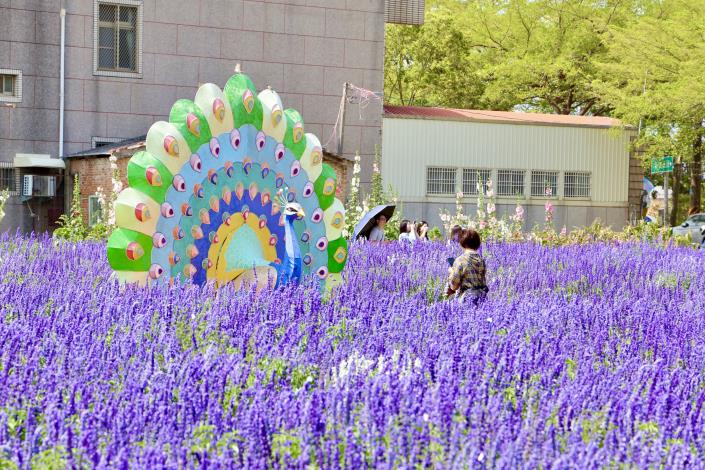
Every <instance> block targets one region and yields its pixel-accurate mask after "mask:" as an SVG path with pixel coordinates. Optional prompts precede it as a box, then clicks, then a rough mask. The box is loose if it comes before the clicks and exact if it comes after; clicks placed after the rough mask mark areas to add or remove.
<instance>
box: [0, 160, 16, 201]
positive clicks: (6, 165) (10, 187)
mask: <svg viewBox="0 0 705 470" xmlns="http://www.w3.org/2000/svg"><path fill="white" fill-rule="evenodd" d="M19 176H20V173H19V172H18V171H17V168H15V166H14V165H13V164H12V163H10V162H0V191H4V190H7V192H8V194H9V195H10V196H19V195H20V190H19V187H20V186H21V185H20V184H19ZM6 183H7V185H6Z"/></svg>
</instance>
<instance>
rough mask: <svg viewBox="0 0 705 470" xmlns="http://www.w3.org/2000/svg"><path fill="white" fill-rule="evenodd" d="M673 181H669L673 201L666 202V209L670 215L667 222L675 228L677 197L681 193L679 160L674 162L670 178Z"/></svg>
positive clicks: (676, 221)
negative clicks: (667, 206)
mask: <svg viewBox="0 0 705 470" xmlns="http://www.w3.org/2000/svg"><path fill="white" fill-rule="evenodd" d="M671 179H672V180H673V181H671V188H672V189H673V199H670V198H669V200H668V205H669V206H670V207H669V208H668V210H669V212H670V214H669V216H670V217H669V218H670V220H669V221H668V222H669V224H670V225H671V227H675V226H676V224H677V223H678V206H679V204H678V195H679V194H680V193H681V162H680V158H679V159H678V161H677V162H676V164H675V165H673V178H671Z"/></svg>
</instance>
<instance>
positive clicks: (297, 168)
mask: <svg viewBox="0 0 705 470" xmlns="http://www.w3.org/2000/svg"><path fill="white" fill-rule="evenodd" d="M300 172H301V162H299V161H298V160H296V161H294V163H292V164H291V177H292V178H296V177H297V176H299V173H300Z"/></svg>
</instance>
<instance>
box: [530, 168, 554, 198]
mask: <svg viewBox="0 0 705 470" xmlns="http://www.w3.org/2000/svg"><path fill="white" fill-rule="evenodd" d="M556 196H558V172H557V171H532V172H531V197H556Z"/></svg>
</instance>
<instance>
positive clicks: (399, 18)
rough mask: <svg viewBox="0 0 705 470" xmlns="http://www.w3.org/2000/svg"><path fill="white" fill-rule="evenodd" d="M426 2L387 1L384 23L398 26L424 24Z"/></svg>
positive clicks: (407, 0) (408, 0)
mask: <svg viewBox="0 0 705 470" xmlns="http://www.w3.org/2000/svg"><path fill="white" fill-rule="evenodd" d="M424 9H425V1H424V0H385V2H384V21H385V22H387V23H396V24H414V25H421V24H423V23H424Z"/></svg>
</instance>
